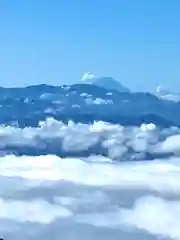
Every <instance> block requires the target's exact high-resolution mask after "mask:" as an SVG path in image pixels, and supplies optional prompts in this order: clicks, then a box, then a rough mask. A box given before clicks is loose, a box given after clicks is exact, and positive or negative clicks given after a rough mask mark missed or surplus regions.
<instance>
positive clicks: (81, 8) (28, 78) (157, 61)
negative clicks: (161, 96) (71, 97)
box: [0, 0, 180, 91]
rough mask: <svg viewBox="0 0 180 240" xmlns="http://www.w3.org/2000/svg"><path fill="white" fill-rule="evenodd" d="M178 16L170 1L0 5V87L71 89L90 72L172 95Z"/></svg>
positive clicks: (179, 83) (177, 81)
mask: <svg viewBox="0 0 180 240" xmlns="http://www.w3.org/2000/svg"><path fill="white" fill-rule="evenodd" d="M179 13H180V1H178V0H171V1H170V0H105V1H104V0H1V1H0V66H1V68H0V79H1V82H0V83H1V85H3V86H19V85H20V86H22V85H29V84H38V83H49V84H54V85H59V84H71V83H74V82H78V81H79V80H80V79H81V77H82V75H83V73H84V72H86V71H90V72H93V73H94V74H97V75H102V76H112V77H114V78H115V79H116V80H119V81H120V82H121V83H122V84H124V85H126V86H127V87H129V88H130V89H132V90H149V91H153V90H154V88H155V86H156V84H158V83H161V84H162V85H163V86H164V87H166V88H169V89H171V90H176V91H178V89H179V91H180V14H179Z"/></svg>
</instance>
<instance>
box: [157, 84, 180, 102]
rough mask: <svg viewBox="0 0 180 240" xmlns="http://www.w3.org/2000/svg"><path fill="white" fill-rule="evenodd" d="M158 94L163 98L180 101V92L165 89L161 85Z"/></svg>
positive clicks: (158, 87)
mask: <svg viewBox="0 0 180 240" xmlns="http://www.w3.org/2000/svg"><path fill="white" fill-rule="evenodd" d="M156 95H157V97H159V98H160V99H162V100H169V101H174V102H180V93H174V92H171V91H168V90H165V89H163V88H162V87H161V86H160V85H158V86H157V88H156Z"/></svg>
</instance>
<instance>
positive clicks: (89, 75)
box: [81, 72, 96, 82]
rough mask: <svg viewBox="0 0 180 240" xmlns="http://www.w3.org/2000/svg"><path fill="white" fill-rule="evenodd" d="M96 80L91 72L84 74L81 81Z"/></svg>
mask: <svg viewBox="0 0 180 240" xmlns="http://www.w3.org/2000/svg"><path fill="white" fill-rule="evenodd" d="M95 78H96V76H95V75H94V74H92V73H90V72H86V73H84V75H83V77H82V79H81V81H83V82H85V81H89V80H93V79H95Z"/></svg>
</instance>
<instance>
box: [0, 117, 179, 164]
mask: <svg viewBox="0 0 180 240" xmlns="http://www.w3.org/2000/svg"><path fill="white" fill-rule="evenodd" d="M179 140H180V129H179V128H169V129H159V128H157V127H156V126H155V125H154V124H142V125H141V126H140V127H124V126H121V125H113V124H108V123H105V122H94V123H93V124H91V125H88V124H81V123H77V124H76V123H73V122H71V121H70V122H69V123H68V124H67V125H66V124H64V123H62V122H59V121H57V120H55V119H53V118H49V119H47V120H46V121H45V122H39V126H38V127H26V128H18V127H13V126H4V125H0V149H1V153H2V154H4V153H7V152H8V153H16V154H28V155H37V154H38V155H39V154H56V155H59V156H66V157H67V156H90V155H92V154H96V155H104V156H106V157H108V158H111V159H113V160H118V161H125V160H148V159H154V158H163V157H165V156H174V155H175V156H179V154H180V144H179V142H180V141H179Z"/></svg>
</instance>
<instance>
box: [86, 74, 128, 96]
mask: <svg viewBox="0 0 180 240" xmlns="http://www.w3.org/2000/svg"><path fill="white" fill-rule="evenodd" d="M81 81H82V82H83V83H86V84H94V85H97V86H99V87H103V88H106V89H110V90H116V91H119V92H129V89H128V88H126V87H124V86H123V85H122V84H121V83H120V82H118V81H116V80H114V79H113V78H112V77H99V76H96V75H94V74H92V73H90V72H87V73H85V74H84V75H83V77H82V79H81Z"/></svg>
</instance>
